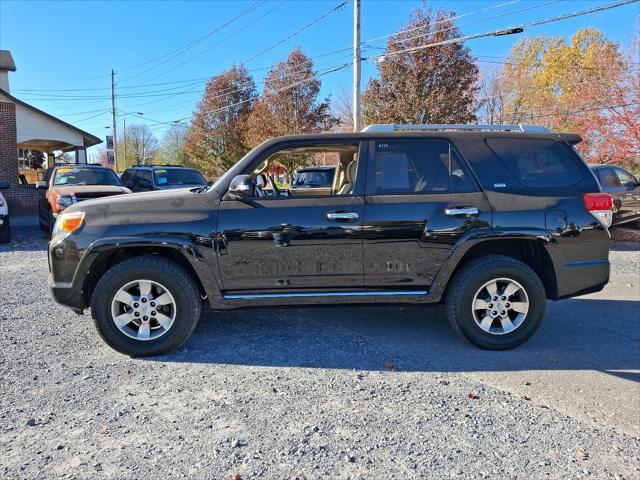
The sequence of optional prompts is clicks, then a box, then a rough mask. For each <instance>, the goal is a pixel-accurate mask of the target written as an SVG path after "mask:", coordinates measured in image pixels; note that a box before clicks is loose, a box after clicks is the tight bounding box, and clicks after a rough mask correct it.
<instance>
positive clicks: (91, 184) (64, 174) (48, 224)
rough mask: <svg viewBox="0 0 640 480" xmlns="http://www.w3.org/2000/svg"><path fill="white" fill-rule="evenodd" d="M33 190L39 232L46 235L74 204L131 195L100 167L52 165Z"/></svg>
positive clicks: (108, 169) (111, 174) (114, 177)
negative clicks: (36, 195) (41, 231)
mask: <svg viewBox="0 0 640 480" xmlns="http://www.w3.org/2000/svg"><path fill="white" fill-rule="evenodd" d="M36 188H37V190H38V220H39V223H40V228H41V229H42V230H49V231H51V230H52V229H53V225H54V223H55V220H56V218H57V217H58V214H59V213H60V212H62V211H63V210H64V209H65V208H67V207H70V206H71V205H73V204H74V203H78V202H82V201H84V200H90V199H93V198H101V197H108V196H111V195H121V194H123V193H131V190H129V189H128V188H126V187H124V186H123V185H122V183H121V182H120V179H119V178H118V176H117V175H116V174H115V172H114V171H113V170H111V169H110V168H106V167H103V166H101V165H75V164H58V165H54V166H53V167H50V168H48V169H47V171H46V172H45V174H44V180H42V181H39V182H38V183H37V184H36Z"/></svg>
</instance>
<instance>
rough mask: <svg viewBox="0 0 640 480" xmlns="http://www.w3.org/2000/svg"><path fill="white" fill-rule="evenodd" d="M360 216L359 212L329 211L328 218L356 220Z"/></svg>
mask: <svg viewBox="0 0 640 480" xmlns="http://www.w3.org/2000/svg"><path fill="white" fill-rule="evenodd" d="M359 218H360V215H358V212H327V220H333V221H336V220H344V221H347V222H354V221H356V220H358V219H359Z"/></svg>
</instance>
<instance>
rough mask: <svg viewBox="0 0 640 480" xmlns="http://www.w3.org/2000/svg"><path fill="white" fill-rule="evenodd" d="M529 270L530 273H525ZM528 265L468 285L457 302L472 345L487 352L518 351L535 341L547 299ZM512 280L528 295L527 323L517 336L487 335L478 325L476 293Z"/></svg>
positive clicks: (497, 270) (488, 273) (490, 272)
mask: <svg viewBox="0 0 640 480" xmlns="http://www.w3.org/2000/svg"><path fill="white" fill-rule="evenodd" d="M522 267H525V268H526V269H523V268H522ZM527 269H529V268H528V267H527V266H526V265H524V264H521V267H516V266H513V265H508V264H507V265H505V266H501V267H499V266H495V267H493V268H488V269H486V270H484V271H483V272H482V273H480V274H477V275H473V276H472V277H471V278H469V279H468V280H467V281H465V282H464V286H463V288H462V291H461V292H460V293H459V295H458V297H457V301H456V314H457V323H458V326H459V328H460V331H461V333H462V334H463V335H464V336H465V337H466V338H467V339H468V340H470V341H471V342H472V343H475V344H476V345H479V346H481V347H483V348H488V349H492V350H503V349H509V348H513V347H516V346H518V345H520V344H521V343H523V342H525V341H526V340H527V339H528V338H529V337H531V336H532V335H533V334H534V333H535V331H536V330H537V329H538V327H539V326H540V323H541V322H542V319H543V318H544V313H545V310H546V296H545V292H544V287H543V285H542V282H540V280H539V279H538V277H537V275H536V274H535V273H534V272H533V271H530V272H528V271H527ZM498 278H509V279H512V280H515V281H516V282H518V283H519V284H520V285H522V287H523V288H524V290H525V291H526V293H527V296H528V299H529V310H528V312H527V316H526V318H525V320H524V322H523V323H522V324H521V325H520V326H519V327H518V328H517V329H515V330H514V331H513V332H510V333H506V334H503V335H493V334H491V333H488V332H485V331H484V330H483V329H482V328H481V327H480V326H479V325H478V324H477V323H476V321H475V319H474V317H473V312H472V305H473V301H474V297H475V294H476V292H477V291H478V290H479V289H480V288H481V287H482V286H483V285H484V284H486V283H487V282H489V281H490V280H495V279H498Z"/></svg>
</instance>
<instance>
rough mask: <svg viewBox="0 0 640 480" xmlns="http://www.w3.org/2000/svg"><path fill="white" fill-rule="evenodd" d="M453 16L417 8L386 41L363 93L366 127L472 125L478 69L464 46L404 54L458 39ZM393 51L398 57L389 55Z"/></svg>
mask: <svg viewBox="0 0 640 480" xmlns="http://www.w3.org/2000/svg"><path fill="white" fill-rule="evenodd" d="M454 16H455V13H454V12H445V11H442V10H438V11H436V12H433V11H432V10H431V9H425V8H420V9H417V10H415V11H414V12H412V13H411V16H410V17H409V22H408V23H407V24H406V25H405V26H404V27H402V29H401V31H400V32H398V33H397V34H395V35H393V36H391V37H389V40H388V42H387V48H386V52H385V54H384V55H385V56H384V61H380V62H378V74H379V77H378V78H374V79H372V80H370V81H369V84H368V86H367V88H366V91H365V92H364V95H363V99H362V103H363V114H364V120H365V123H368V124H371V123H419V124H420V123H467V122H471V121H473V120H475V114H474V112H475V107H476V93H477V90H478V87H477V81H478V68H477V67H476V65H475V64H474V58H473V57H472V56H471V53H470V51H469V49H468V48H467V47H465V46H464V45H462V44H461V43H449V44H446V45H440V46H434V47H430V48H425V49H420V50H416V51H410V52H404V50H407V49H412V48H416V47H420V46H422V45H426V44H431V43H438V42H445V41H447V40H450V39H452V38H455V37H458V36H460V30H459V29H458V27H456V26H455V24H454V21H453V17H454ZM394 52H403V53H397V54H394Z"/></svg>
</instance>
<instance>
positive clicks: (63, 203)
mask: <svg viewBox="0 0 640 480" xmlns="http://www.w3.org/2000/svg"><path fill="white" fill-rule="evenodd" d="M74 203H76V202H75V199H74V198H73V197H60V198H58V199H57V200H56V205H57V206H58V207H59V208H60V210H62V209H63V208H67V207H70V206H71V205H73V204H74Z"/></svg>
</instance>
